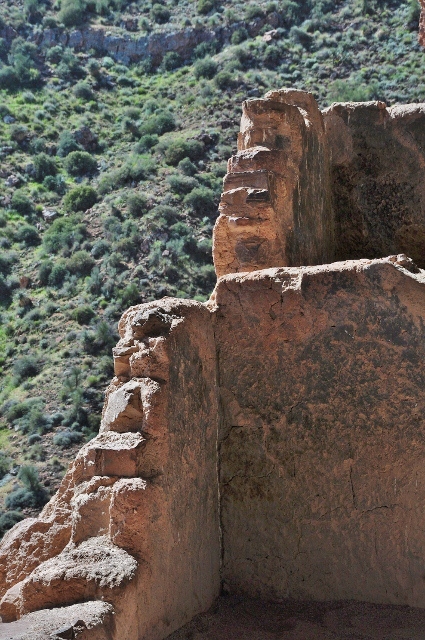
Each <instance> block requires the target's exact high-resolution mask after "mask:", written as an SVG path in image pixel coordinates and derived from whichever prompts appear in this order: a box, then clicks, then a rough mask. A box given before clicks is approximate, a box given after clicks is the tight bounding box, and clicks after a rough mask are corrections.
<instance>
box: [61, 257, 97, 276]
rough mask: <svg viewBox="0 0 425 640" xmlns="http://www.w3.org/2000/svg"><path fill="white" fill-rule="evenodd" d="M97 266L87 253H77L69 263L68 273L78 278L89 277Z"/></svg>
mask: <svg viewBox="0 0 425 640" xmlns="http://www.w3.org/2000/svg"><path fill="white" fill-rule="evenodd" d="M95 264H96V263H95V261H94V259H93V258H92V256H91V255H90V254H89V253H87V251H76V252H75V253H74V254H73V255H72V256H71V257H70V258H69V260H68V261H67V267H68V271H70V272H71V273H73V274H75V275H77V276H88V275H89V274H90V272H91V270H92V269H93V267H94V265H95Z"/></svg>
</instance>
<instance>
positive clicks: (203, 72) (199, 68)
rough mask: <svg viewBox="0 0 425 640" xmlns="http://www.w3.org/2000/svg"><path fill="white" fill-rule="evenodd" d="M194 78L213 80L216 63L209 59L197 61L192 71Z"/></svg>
mask: <svg viewBox="0 0 425 640" xmlns="http://www.w3.org/2000/svg"><path fill="white" fill-rule="evenodd" d="M193 72H194V74H195V78H198V79H199V78H214V76H215V74H216V73H217V63H216V62H215V61H214V60H213V59H212V58H209V57H206V58H204V59H203V60H198V61H197V62H196V63H195V67H194V70H193Z"/></svg>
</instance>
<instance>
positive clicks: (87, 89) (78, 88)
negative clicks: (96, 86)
mask: <svg viewBox="0 0 425 640" xmlns="http://www.w3.org/2000/svg"><path fill="white" fill-rule="evenodd" d="M73 93H74V96H75V97H76V98H81V100H93V98H94V93H93V91H92V88H91V86H90V85H89V83H88V82H84V81H81V82H77V84H76V85H75V87H74V88H73Z"/></svg>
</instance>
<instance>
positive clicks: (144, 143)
mask: <svg viewBox="0 0 425 640" xmlns="http://www.w3.org/2000/svg"><path fill="white" fill-rule="evenodd" d="M157 143H158V136H157V135H156V134H151V133H147V134H146V135H144V136H142V137H141V138H140V140H139V141H138V143H137V144H136V146H135V147H134V150H135V152H136V153H145V152H146V151H149V149H152V147H154V146H155V145H156V144H157Z"/></svg>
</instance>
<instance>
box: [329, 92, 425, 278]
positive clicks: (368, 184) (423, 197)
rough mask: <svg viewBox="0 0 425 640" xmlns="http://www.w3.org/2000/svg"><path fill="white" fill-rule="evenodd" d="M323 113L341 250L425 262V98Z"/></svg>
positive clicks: (347, 254) (342, 256)
mask: <svg viewBox="0 0 425 640" xmlns="http://www.w3.org/2000/svg"><path fill="white" fill-rule="evenodd" d="M323 119H324V123H325V129H326V137H327V141H328V148H329V153H330V159H331V171H332V178H331V191H332V200H333V210H334V216H335V237H336V246H335V258H336V259H337V260H347V259H355V258H381V257H382V256H386V255H391V254H396V253H405V254H406V255H408V256H409V257H410V258H412V259H413V260H414V261H415V262H416V263H417V264H418V266H420V267H421V268H424V267H425V180H424V170H425V105H423V104H411V105H398V106H394V107H386V106H385V104H384V103H383V102H369V103H345V104H334V105H332V106H331V107H329V109H326V110H325V111H324V112H323Z"/></svg>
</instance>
